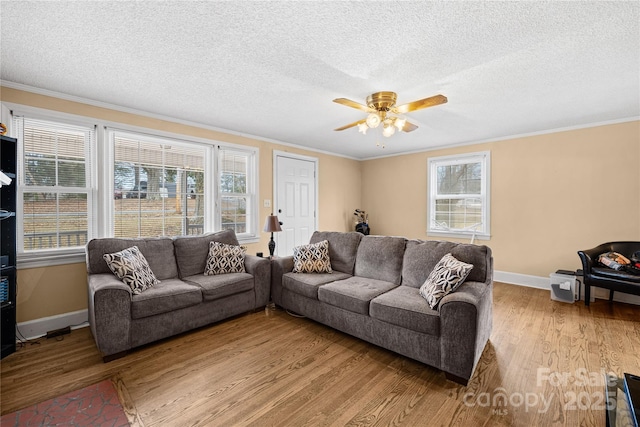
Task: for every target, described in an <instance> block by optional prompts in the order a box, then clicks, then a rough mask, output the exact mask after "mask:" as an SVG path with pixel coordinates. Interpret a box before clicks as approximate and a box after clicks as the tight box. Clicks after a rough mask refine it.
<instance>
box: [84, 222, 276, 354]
mask: <svg viewBox="0 0 640 427" xmlns="http://www.w3.org/2000/svg"><path fill="white" fill-rule="evenodd" d="M211 241H218V242H221V243H226V244H231V245H238V240H237V239H236V235H235V233H234V232H233V231H232V230H227V231H221V232H218V233H210V234H205V235H201V236H184V237H175V238H169V237H160V238H141V239H121V238H104V239H94V240H91V241H90V242H89V243H87V247H86V255H87V277H88V279H87V281H88V287H89V323H90V326H91V332H92V334H93V337H94V339H95V341H96V345H97V347H98V349H99V350H100V352H101V353H102V355H103V359H104V361H105V362H107V361H109V360H112V359H115V358H118V357H121V356H124V355H125V354H126V352H127V351H128V350H129V349H132V348H134V347H138V346H141V345H143V344H147V343H150V342H153V341H156V340H159V339H162V338H166V337H169V336H172V335H175V334H179V333H181V332H185V331H188V330H190V329H194V328H198V327H200V326H204V325H207V324H210V323H213V322H217V321H219V320H222V319H226V318H228V317H231V316H235V315H237V314H241V313H245V312H248V311H251V310H254V309H257V308H260V307H264V306H266V305H267V303H268V302H269V293H270V278H271V264H270V262H269V260H268V259H264V258H258V257H255V256H251V255H245V257H244V263H245V270H246V273H228V274H220V275H215V276H205V275H204V274H203V273H204V269H205V263H206V260H207V256H208V253H209V242H211ZM134 245H136V246H138V248H139V249H140V252H142V254H143V255H144V257H145V258H146V259H147V261H148V263H149V266H150V267H151V270H152V271H153V273H154V274H155V276H156V277H157V278H158V279H159V280H160V283H159V284H157V285H155V286H153V287H152V288H150V289H147V290H145V291H144V292H142V293H141V294H139V295H134V294H133V293H132V291H131V288H130V287H129V286H128V285H126V284H124V283H123V282H122V281H120V280H119V279H118V278H117V277H116V276H115V275H114V274H113V273H112V272H111V270H109V267H108V266H107V263H106V262H105V261H104V259H103V258H102V256H103V255H104V254H108V253H113V252H117V251H120V250H123V249H125V248H128V247H131V246H134Z"/></svg>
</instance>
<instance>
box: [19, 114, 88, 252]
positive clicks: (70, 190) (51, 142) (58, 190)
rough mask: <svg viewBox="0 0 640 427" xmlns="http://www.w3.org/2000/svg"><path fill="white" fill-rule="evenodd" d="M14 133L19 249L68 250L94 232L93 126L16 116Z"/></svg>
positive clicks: (41, 250)
mask: <svg viewBox="0 0 640 427" xmlns="http://www.w3.org/2000/svg"><path fill="white" fill-rule="evenodd" d="M14 125H15V129H16V135H17V137H18V158H19V159H18V168H19V169H18V187H17V189H18V204H19V206H22V211H21V215H19V218H18V251H19V253H20V254H26V255H27V258H28V256H29V254H47V253H49V254H50V253H52V251H54V250H55V251H56V252H58V253H65V252H67V253H68V252H69V250H77V249H78V248H84V245H85V244H86V243H87V240H88V239H90V238H91V237H93V233H92V226H93V218H92V216H93V215H92V214H93V209H92V206H93V195H94V191H93V190H94V189H93V188H92V186H91V182H92V162H91V158H92V155H91V147H94V146H95V142H96V133H95V126H79V125H72V124H67V123H61V122H53V121H47V120H37V119H32V118H26V117H21V116H14Z"/></svg>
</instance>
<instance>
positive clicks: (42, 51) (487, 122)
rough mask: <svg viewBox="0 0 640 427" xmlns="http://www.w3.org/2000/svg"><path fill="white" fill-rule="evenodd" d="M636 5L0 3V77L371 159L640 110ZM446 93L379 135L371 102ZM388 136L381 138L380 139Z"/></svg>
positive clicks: (630, 115)
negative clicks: (377, 96)
mask: <svg viewBox="0 0 640 427" xmlns="http://www.w3.org/2000/svg"><path fill="white" fill-rule="evenodd" d="M639 23H640V2H638V1H630V2H622V1H620V2H615V1H614V2H585V1H579V2H543V1H536V2H470V1H469V2H427V1H385V2H360V1H359V2H346V1H343V2H327V1H311V2H293V1H291V2H280V1H265V2H248V1H224V2H223V1H220V2H213V1H209V2H191V1H172V2H152V1H149V2H146V1H142V2H134V1H119V2H105V1H100V2H81V1H69V2H61V1H50V2H23V1H15V2H14V1H1V2H0V24H1V34H0V36H1V39H0V43H1V44H0V49H1V57H0V59H1V61H2V62H1V66H0V73H1V74H0V77H1V78H2V79H3V80H4V81H6V82H13V83H19V84H25V85H29V86H32V87H35V88H41V89H47V90H51V91H55V92H60V93H63V94H68V95H74V96H79V97H82V98H86V99H90V100H96V101H101V102H106V103H109V104H114V105H117V106H122V107H128V108H134V109H138V110H142V111H145V112H150V113H155V114H161V115H165V116H169V117H173V118H178V119H184V120H189V121H192V122H197V123H202V124H206V125H208V126H213V127H216V128H221V129H227V130H231V131H234V132H240V133H244V134H249V135H254V136H257V137H261V138H266V139H270V140H276V141H281V142H285V143H291V144H297V145H302V146H308V147H312V148H314V149H319V150H324V151H329V152H334V153H339V154H342V155H346V156H351V157H355V158H369V157H376V156H383V155H390V154H395V153H401V152H409V151H416V150H424V149H430V148H435V147H439V146H448V145H454V144H464V143H472V142H478V141H484V140H490V139H499V138H505V137H509V136H513V135H521V134H527V133H533V132H542V131H546V130H551V129H559V128H566V127H574V126H584V125H589V124H593V123H601V122H607V121H615V120H624V119H629V118H634V117H635V118H637V117H638V116H640V24H639ZM377 91H395V92H397V94H398V103H399V104H403V103H406V102H410V101H414V100H416V99H420V98H425V97H428V96H431V95H435V94H438V93H441V94H443V95H445V96H447V97H448V98H449V102H448V103H447V104H444V105H441V106H437V107H433V108H428V109H424V110H420V111H415V112H412V113H409V114H407V116H408V118H409V120H410V121H412V122H413V123H415V124H416V125H418V126H419V129H418V130H416V131H414V132H412V133H410V134H405V133H403V134H396V135H394V136H392V137H391V138H388V139H387V138H384V140H383V137H382V136H381V135H380V133H379V132H378V133H376V134H375V135H374V134H372V133H373V132H372V131H369V132H368V134H367V135H366V136H363V135H361V134H359V133H358V132H357V129H356V128H352V129H349V130H345V131H342V132H334V131H333V129H334V128H336V127H339V126H342V125H344V124H347V123H350V122H353V121H356V120H359V119H361V118H363V117H364V113H362V112H360V111H358V110H355V109H351V108H348V107H345V106H342V105H338V104H335V103H333V102H332V100H333V99H334V98H339V97H345V98H349V99H352V100H354V101H358V102H361V103H364V101H365V98H366V97H367V95H369V94H371V93H373V92H377ZM377 140H380V142H384V143H385V144H386V148H385V149H384V150H381V149H379V148H376V141H377Z"/></svg>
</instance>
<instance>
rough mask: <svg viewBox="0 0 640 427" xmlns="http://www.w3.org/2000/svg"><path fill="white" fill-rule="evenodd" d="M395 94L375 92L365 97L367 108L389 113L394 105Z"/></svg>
mask: <svg viewBox="0 0 640 427" xmlns="http://www.w3.org/2000/svg"><path fill="white" fill-rule="evenodd" d="M397 97H398V96H397V95H396V93H395V92H376V93H372V94H371V95H369V96H367V106H368V107H369V108H373V109H374V110H376V111H389V110H390V109H392V108H393V107H394V106H395V105H396V99H397Z"/></svg>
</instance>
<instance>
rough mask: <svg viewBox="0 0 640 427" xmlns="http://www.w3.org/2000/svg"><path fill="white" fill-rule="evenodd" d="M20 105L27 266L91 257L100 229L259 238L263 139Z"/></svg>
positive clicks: (103, 232)
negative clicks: (220, 139) (243, 141)
mask: <svg viewBox="0 0 640 427" xmlns="http://www.w3.org/2000/svg"><path fill="white" fill-rule="evenodd" d="M16 108H17V109H18V110H19V111H15V110H14V111H12V115H13V119H12V120H13V133H14V134H15V136H16V137H17V138H18V140H19V142H18V187H17V189H18V206H19V208H18V212H17V217H18V218H17V223H18V242H17V243H18V265H19V267H20V268H24V267H38V266H47V265H55V264H64V263H69V262H82V261H84V247H85V245H86V243H87V242H88V241H89V240H90V239H92V238H97V237H112V236H115V237H151V236H176V235H186V234H202V233H206V232H210V231H216V230H221V229H228V228H231V229H233V230H235V232H236V234H237V237H238V240H239V241H240V242H242V243H249V242H255V241H257V240H258V239H259V235H258V224H257V221H258V205H257V197H258V196H257V193H256V189H257V188H258V186H257V179H258V164H257V163H258V162H257V156H258V153H259V151H258V149H257V148H253V147H246V146H241V145H235V144H220V145H216V143H215V141H212V140H206V139H202V138H180V137H178V136H176V135H173V134H167V133H163V132H156V133H154V134H150V133H143V132H141V131H140V129H138V128H133V127H125V128H124V129H120V128H116V127H115V126H117V125H118V124H116V123H110V124H109V125H110V126H111V125H113V126H114V127H106V125H107V124H106V123H102V122H100V121H99V120H91V119H87V118H84V117H78V116H72V115H69V114H64V113H56V112H43V110H40V109H35V108H30V107H22V106H16ZM146 131H150V130H148V129H145V132H146ZM20 207H21V208H20Z"/></svg>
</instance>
